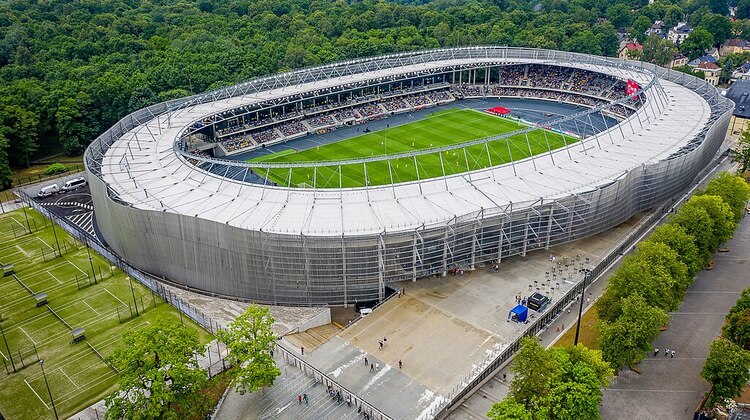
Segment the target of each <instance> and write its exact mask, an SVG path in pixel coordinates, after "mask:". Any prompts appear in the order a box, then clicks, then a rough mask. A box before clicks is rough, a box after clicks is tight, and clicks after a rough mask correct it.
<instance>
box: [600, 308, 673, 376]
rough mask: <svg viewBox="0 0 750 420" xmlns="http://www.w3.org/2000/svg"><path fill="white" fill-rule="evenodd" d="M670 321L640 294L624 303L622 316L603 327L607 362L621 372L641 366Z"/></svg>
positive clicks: (602, 335)
mask: <svg viewBox="0 0 750 420" xmlns="http://www.w3.org/2000/svg"><path fill="white" fill-rule="evenodd" d="M668 320H669V316H668V315H667V314H666V313H665V312H664V311H663V310H661V309H659V308H657V307H653V306H650V305H649V304H648V303H646V300H645V299H644V298H643V297H642V296H641V295H639V294H637V293H636V294H633V295H631V296H628V297H626V298H624V299H622V315H620V316H619V317H618V318H617V319H616V320H615V321H614V322H603V323H602V324H600V326H599V329H600V333H601V335H600V336H599V348H600V349H601V351H602V355H603V358H604V360H606V361H607V362H609V364H610V365H612V366H613V367H615V368H617V369H619V368H621V367H623V366H630V365H633V364H636V363H638V362H640V361H641V360H643V357H644V355H645V352H646V351H648V350H651V343H652V342H653V341H654V339H655V338H656V336H657V335H659V328H661V327H663V326H664V325H666V324H667V321H668Z"/></svg>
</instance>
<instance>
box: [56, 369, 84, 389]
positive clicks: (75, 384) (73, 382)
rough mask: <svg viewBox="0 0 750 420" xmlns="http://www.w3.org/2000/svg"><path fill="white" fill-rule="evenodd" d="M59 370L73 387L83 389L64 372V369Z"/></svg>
mask: <svg viewBox="0 0 750 420" xmlns="http://www.w3.org/2000/svg"><path fill="white" fill-rule="evenodd" d="M57 370H59V371H60V372H62V374H63V375H65V377H66V378H68V380H69V381H70V383H72V384H73V386H74V387H76V389H81V387H80V386H78V384H77V383H76V381H74V380H72V379H70V376H68V374H67V373H65V371H64V370H62V368H57Z"/></svg>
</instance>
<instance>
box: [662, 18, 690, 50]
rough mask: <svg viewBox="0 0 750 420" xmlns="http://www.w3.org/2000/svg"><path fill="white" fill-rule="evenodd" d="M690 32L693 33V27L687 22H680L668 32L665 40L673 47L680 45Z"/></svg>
mask: <svg viewBox="0 0 750 420" xmlns="http://www.w3.org/2000/svg"><path fill="white" fill-rule="evenodd" d="M690 32H693V27H692V26H690V24H689V23H687V22H680V23H678V24H677V26H675V27H674V28H672V29H670V30H669V33H668V34H667V39H668V40H670V41H672V42H673V43H674V44H675V45H680V44H682V41H684V40H685V39H686V38H687V37H688V35H690Z"/></svg>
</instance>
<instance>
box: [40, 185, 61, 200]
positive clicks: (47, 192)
mask: <svg viewBox="0 0 750 420" xmlns="http://www.w3.org/2000/svg"><path fill="white" fill-rule="evenodd" d="M59 192H60V187H59V186H58V185H57V184H52V185H47V186H46V187H43V188H42V190H41V191H39V194H37V195H38V196H39V197H49V196H51V195H54V194H57V193H59Z"/></svg>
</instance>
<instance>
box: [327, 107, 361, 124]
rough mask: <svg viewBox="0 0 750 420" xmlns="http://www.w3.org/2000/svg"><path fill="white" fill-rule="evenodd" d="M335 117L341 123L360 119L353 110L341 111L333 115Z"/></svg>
mask: <svg viewBox="0 0 750 420" xmlns="http://www.w3.org/2000/svg"><path fill="white" fill-rule="evenodd" d="M333 117H334V118H336V120H338V121H339V122H346V121H348V120H351V119H357V118H360V116H359V115H358V114H357V113H356V112H355V111H354V109H353V108H346V109H340V110H338V111H336V112H334V113H333Z"/></svg>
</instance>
